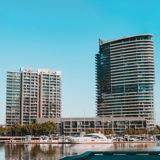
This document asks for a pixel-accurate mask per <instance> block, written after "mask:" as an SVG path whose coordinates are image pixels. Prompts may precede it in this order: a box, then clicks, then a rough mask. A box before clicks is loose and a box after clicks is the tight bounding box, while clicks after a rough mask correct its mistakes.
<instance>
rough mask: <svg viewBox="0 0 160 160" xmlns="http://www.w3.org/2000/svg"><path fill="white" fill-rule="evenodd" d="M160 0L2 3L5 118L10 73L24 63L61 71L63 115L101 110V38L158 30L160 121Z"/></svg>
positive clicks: (0, 87) (0, 69)
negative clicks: (98, 76)
mask: <svg viewBox="0 0 160 160" xmlns="http://www.w3.org/2000/svg"><path fill="white" fill-rule="evenodd" d="M159 5H160V1H158V0H154V1H151V0H141V1H140V0H134V1H133V0H123V1H117V0H112V1H107V0H101V1H99V0H76V1H75V0H67V1H65V0H59V1H56V0H45V1H42V0H40V1H38V0H34V1H31V0H28V1H19V0H15V1H11V0H9V1H4V2H0V23H1V25H0V35H1V36H0V55H1V57H0V64H1V65H0V107H1V114H0V123H1V124H4V123H5V98H6V72H7V71H18V70H19V68H20V67H24V68H25V67H30V68H31V69H32V70H35V71H36V70H38V68H48V69H50V70H61V71H62V116H63V117H82V116H86V117H90V116H92V117H93V116H95V115H96V103H95V101H96V97H95V89H96V87H95V54H96V53H97V52H98V46H99V45H98V39H99V38H101V39H103V40H112V39H118V38H122V37H126V36H133V35H137V34H148V33H150V34H153V41H154V57H155V92H154V93H155V97H154V100H155V115H156V122H157V123H158V124H160V117H158V115H159V113H160V107H159V104H160V98H159V97H160V78H159V72H160V63H159V58H160V55H159V51H160V45H159V44H160V21H159Z"/></svg>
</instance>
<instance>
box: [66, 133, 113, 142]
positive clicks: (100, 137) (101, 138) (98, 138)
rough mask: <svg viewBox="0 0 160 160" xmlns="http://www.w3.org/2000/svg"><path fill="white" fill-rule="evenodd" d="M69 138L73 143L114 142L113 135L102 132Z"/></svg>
mask: <svg viewBox="0 0 160 160" xmlns="http://www.w3.org/2000/svg"><path fill="white" fill-rule="evenodd" d="M68 140H69V141H70V142H71V143H76V144H96V143H97V144H107V143H113V140H112V137H111V136H105V135H104V134H100V133H90V134H86V135H84V136H80V137H69V138H68Z"/></svg>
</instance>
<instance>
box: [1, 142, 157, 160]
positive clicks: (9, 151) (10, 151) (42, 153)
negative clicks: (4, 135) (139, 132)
mask: <svg viewBox="0 0 160 160" xmlns="http://www.w3.org/2000/svg"><path fill="white" fill-rule="evenodd" d="M111 150H154V151H160V143H159V144H158V143H157V144H147V143H141V144H137V143H126V144H95V145H93V144H76V145H69V144H67V145H55V144H54V145H53V144H52V145H51V144H50V145H49V144H39V145H35V144H34V145H33V144H32V145H31V144H27V145H0V160H58V159H60V158H62V157H64V156H69V155H77V154H81V153H83V152H85V151H111Z"/></svg>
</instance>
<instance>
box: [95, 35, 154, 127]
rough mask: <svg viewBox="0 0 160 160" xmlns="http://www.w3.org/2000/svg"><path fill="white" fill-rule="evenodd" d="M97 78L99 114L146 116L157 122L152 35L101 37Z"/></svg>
mask: <svg viewBox="0 0 160 160" xmlns="http://www.w3.org/2000/svg"><path fill="white" fill-rule="evenodd" d="M96 81H97V83H96V87H97V116H106V117H143V118H145V119H146V121H147V127H152V126H153V125H154V104H153V85H154V57H153V41H152V35H150V34H146V35H137V36H132V37H125V38H122V39H118V40H113V41H108V42H105V41H102V40H100V43H99V53H98V54H96Z"/></svg>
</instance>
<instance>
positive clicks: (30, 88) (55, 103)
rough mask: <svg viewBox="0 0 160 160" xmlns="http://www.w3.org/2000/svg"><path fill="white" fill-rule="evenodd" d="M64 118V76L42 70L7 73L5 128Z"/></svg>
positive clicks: (56, 72)
mask: <svg viewBox="0 0 160 160" xmlns="http://www.w3.org/2000/svg"><path fill="white" fill-rule="evenodd" d="M60 116H61V73H60V72H59V71H53V72H50V71H49V70H48V69H40V70H38V72H32V71H31V69H29V68H28V69H21V70H20V72H7V91H6V125H7V126H10V125H13V124H16V123H20V124H22V125H23V124H29V123H31V122H34V121H35V120H36V119H37V118H43V117H44V118H55V117H56V118H59V117H60Z"/></svg>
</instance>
